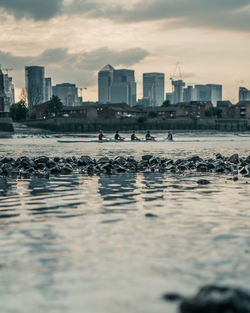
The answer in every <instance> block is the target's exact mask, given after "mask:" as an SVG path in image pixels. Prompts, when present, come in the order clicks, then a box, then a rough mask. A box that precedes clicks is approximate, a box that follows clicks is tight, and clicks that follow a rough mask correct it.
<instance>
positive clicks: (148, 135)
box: [145, 130, 155, 140]
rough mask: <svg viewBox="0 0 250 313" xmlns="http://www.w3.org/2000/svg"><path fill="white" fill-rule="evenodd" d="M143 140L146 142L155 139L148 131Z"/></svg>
mask: <svg viewBox="0 0 250 313" xmlns="http://www.w3.org/2000/svg"><path fill="white" fill-rule="evenodd" d="M145 139H146V140H155V137H154V136H152V135H151V134H150V131H149V130H148V131H147V133H146V136H145Z"/></svg>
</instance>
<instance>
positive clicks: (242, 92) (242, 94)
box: [239, 87, 250, 101]
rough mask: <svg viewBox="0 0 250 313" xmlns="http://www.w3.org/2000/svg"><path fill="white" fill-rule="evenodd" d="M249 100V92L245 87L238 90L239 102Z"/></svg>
mask: <svg viewBox="0 0 250 313" xmlns="http://www.w3.org/2000/svg"><path fill="white" fill-rule="evenodd" d="M248 100H250V90H248V89H247V88H245V87H240V88H239V101H248Z"/></svg>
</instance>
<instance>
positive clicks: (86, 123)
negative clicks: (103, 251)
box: [23, 118, 250, 133]
mask: <svg viewBox="0 0 250 313" xmlns="http://www.w3.org/2000/svg"><path fill="white" fill-rule="evenodd" d="M23 124H25V125H26V126H28V127H33V128H38V129H44V130H49V131H53V132H61V133H68V132H72V133H81V132H97V131H99V130H100V129H103V130H104V131H115V130H117V129H119V130H120V131H131V130H132V129H134V130H148V129H150V130H169V129H171V130H216V131H248V130H250V120H246V119H191V118H187V119H151V120H138V119H79V118H53V119H46V120H33V121H25V122H23Z"/></svg>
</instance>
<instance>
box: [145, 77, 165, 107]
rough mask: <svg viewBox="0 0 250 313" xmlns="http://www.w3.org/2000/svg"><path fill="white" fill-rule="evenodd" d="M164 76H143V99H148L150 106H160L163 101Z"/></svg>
mask: <svg viewBox="0 0 250 313" xmlns="http://www.w3.org/2000/svg"><path fill="white" fill-rule="evenodd" d="M164 93H165V74H163V73H144V74H143V98H148V99H149V101H150V105H151V106H161V105H162V103H163V101H164Z"/></svg>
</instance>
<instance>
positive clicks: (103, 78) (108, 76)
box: [98, 64, 115, 103]
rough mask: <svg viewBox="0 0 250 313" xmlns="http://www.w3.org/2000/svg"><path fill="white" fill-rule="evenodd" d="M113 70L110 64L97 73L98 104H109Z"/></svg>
mask: <svg viewBox="0 0 250 313" xmlns="http://www.w3.org/2000/svg"><path fill="white" fill-rule="evenodd" d="M114 71H115V69H114V68H113V66H111V65H110V64H108V65H106V66H105V67H104V68H103V69H102V70H101V71H100V72H99V73H98V101H99V103H111V86H112V83H113V77H114Z"/></svg>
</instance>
